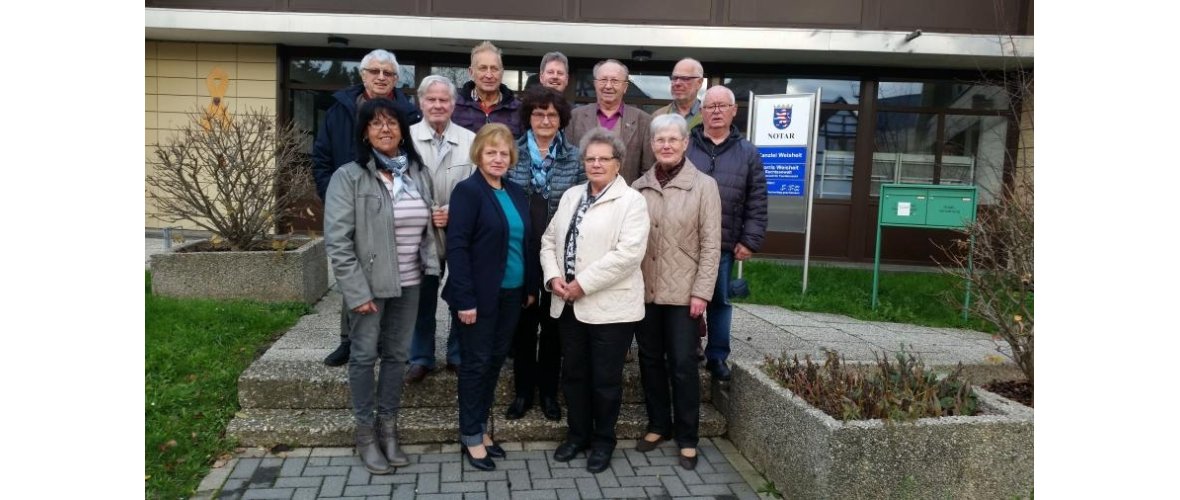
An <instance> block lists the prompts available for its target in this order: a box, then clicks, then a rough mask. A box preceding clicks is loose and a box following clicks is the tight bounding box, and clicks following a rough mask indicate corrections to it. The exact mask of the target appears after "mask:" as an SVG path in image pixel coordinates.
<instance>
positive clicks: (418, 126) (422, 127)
mask: <svg viewBox="0 0 1180 500" xmlns="http://www.w3.org/2000/svg"><path fill="white" fill-rule="evenodd" d="M455 127H458V125H455V122H454V121H448V122H447V129H446V130H443V139H446V141H447V142H449V143H451V144H459V136H458V134H456V133H455V132H456V131H455ZM410 138H411V139H413V140H414V141H427V142H429V141H430V140H431V139H434V129H433V128H431V127H430V124H429V123H426V120H422V121H420V122H418V123H415V124H413V125H411V126H410Z"/></svg>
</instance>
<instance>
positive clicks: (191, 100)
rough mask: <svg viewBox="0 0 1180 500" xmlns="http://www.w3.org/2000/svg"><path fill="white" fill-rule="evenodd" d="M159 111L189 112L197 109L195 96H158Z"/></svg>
mask: <svg viewBox="0 0 1180 500" xmlns="http://www.w3.org/2000/svg"><path fill="white" fill-rule="evenodd" d="M158 99H159V103H158V104H157V106H158V107H159V109H160V111H161V112H171V113H189V112H194V111H196V110H197V97H196V96H183V95H161V96H158Z"/></svg>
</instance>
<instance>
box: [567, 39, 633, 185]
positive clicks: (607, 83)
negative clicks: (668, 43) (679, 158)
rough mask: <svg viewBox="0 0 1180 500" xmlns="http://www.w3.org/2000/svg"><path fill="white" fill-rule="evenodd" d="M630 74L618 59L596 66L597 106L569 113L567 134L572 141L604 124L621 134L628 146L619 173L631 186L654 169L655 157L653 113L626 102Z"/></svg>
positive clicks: (605, 127) (576, 109)
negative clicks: (652, 128)
mask: <svg viewBox="0 0 1180 500" xmlns="http://www.w3.org/2000/svg"><path fill="white" fill-rule="evenodd" d="M629 76H630V73H629V72H628V71H627V66H626V65H624V64H623V63H621V62H619V61H617V60H615V59H606V60H604V61H599V62H598V64H595V65H594V96H595V98H596V99H597V102H596V103H595V104H594V105H587V106H579V107H577V108H575V109H574V110H573V111H572V112H571V113H570V124H569V126H568V127H566V135H567V136H568V137H569V140H570V141H571V142H572V143H573V144H578V143H579V141H581V140H582V136H583V135H586V134H587V133H589V132H590V131H591V130H594V129H596V128H599V127H602V128H604V129H606V130H607V131H609V132H611V133H613V134H615V135H616V136H618V138H619V139H622V140H623V144H624V145H625V146H626V148H627V149H626V151H627V152H626V154H625V155H624V158H623V160H624V162H625V163H623V165H622V166H621V167H620V169H619V175H621V176H622V177H623V179H624V180H626V181H627V184H628V185H630V184H631V183H632V182H635V179H638V178H639V175H640V174H642V173H643V172H645V171H647V169H649V168H651V166H652V164H653V163H655V156H654V154H653V153H652V150H651V146H650V143H651V132H650V131H649V130H648V128H649V127H650V126H651V115H649V114H647V112H646V111H644V110H642V109H639V108H637V107H635V106H631V105H629V104H624V103H623V96H624V95H626V94H627V86H628V83H629Z"/></svg>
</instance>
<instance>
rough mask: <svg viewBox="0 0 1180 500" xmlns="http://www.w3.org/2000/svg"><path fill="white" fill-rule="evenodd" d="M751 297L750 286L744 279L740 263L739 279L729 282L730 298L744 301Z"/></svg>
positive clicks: (740, 262)
mask: <svg viewBox="0 0 1180 500" xmlns="http://www.w3.org/2000/svg"><path fill="white" fill-rule="evenodd" d="M749 296H750V284H749V283H747V282H746V280H744V279H742V261H740V260H739V261H738V273H737V278H735V279H732V280H729V297H730V298H733V299H744V298H746V297H749Z"/></svg>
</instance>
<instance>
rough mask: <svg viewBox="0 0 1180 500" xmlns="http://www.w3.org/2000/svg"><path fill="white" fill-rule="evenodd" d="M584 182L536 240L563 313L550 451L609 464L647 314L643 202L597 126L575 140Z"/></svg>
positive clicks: (618, 145) (616, 144) (564, 458)
mask: <svg viewBox="0 0 1180 500" xmlns="http://www.w3.org/2000/svg"><path fill="white" fill-rule="evenodd" d="M579 149H581V151H582V163H583V164H584V165H585V166H586V177H587V178H588V179H589V182H587V183H586V184H581V185H578V186H575V187H572V188H570V189H569V190H567V191H566V192H565V194H564V195H562V197H561V203H560V204H559V205H558V207H557V213H555V214H554V215H553V221H552V222H550V223H549V227H548V228H547V229H546V230H545V235H544V236H543V237H542V238H541V268H542V270H543V272H544V280H545V281H544V283H545V288H546V290H551V291H552V292H553V303H552V305H551V306H550V308H549V313H550V315H551V316H552V317H554V318H560V326H561V353H562V355H563V356H564V358H565V360H564V363H563V367H562V373H561V377H562V389H563V390H564V392H565V402H566V405H568V409H569V412H568V416H567V419H566V422H567V424H568V427H569V428H568V431H567V434H566V439H565V442H564V443H562V444H561V445H560V446H558V448H557V451H556V452H554V454H553V458H554V459H555V460H557V461H558V462H568V461H569V460H570V459H572V458H574V457H575V456H576V455H577V454H578V453H579V452H581V451H583V450H587V449H588V450H590V455H589V457H588V458H587V460H586V469H587V470H589V471H590V472H593V473H599V472H602V471H604V470H606V468H607V467H608V466H610V459H611V454H612V453H613V452H614V449H615V443H616V439H615V423H616V422H617V421H618V418H619V407H620V404H621V403H622V397H623V357H624V356H625V355H626V352H627V349H628V348H629V347H630V346H631V340H632V336H633V332H634V327H635V322H636V321H639V320H640V319H642V318H643V278H642V277H641V275H640V274H639V261H640V260H641V259H642V258H643V252H644V250H645V249H646V248H647V233H648V217H647V204H646V203H644V200H643V196H641V195H640V194H639V193H637V192H636V191H635V190H634V189H631V188H630V187H628V186H627V182H626V181H625V180H624V179H623V178H622V177H620V176H619V167H620V165H622V164H623V162H624V161H625V158H624V157H623V155H624V154H625V151H626V147H625V146H624V145H623V142H622V141H621V140H619V138H618V136H616V135H614V134H612V133H610V132H608V131H606V130H605V129H602V128H598V129H594V130H592V131H590V132H588V133H587V134H586V135H585V136H584V137H583V138H582V142H581V147H580V148H579Z"/></svg>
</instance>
